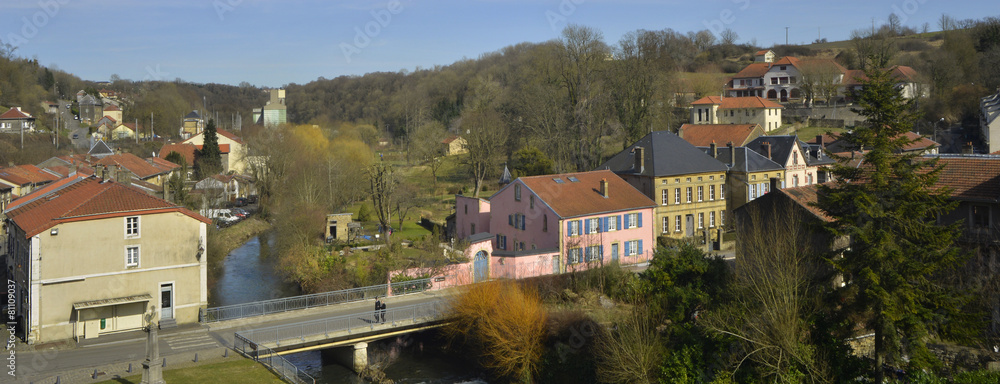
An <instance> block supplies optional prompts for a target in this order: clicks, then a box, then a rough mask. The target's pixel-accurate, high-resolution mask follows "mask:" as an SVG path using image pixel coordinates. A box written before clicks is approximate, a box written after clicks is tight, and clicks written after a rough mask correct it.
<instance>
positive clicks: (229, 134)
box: [216, 128, 243, 144]
mask: <svg viewBox="0 0 1000 384" xmlns="http://www.w3.org/2000/svg"><path fill="white" fill-rule="evenodd" d="M216 131H217V132H219V134H220V135H222V136H225V137H227V138H229V140H232V141H235V142H237V143H240V144H243V139H241V138H240V137H239V136H236V135H234V134H233V133H232V132H229V131H227V130H225V129H221V128H220V129H216Z"/></svg>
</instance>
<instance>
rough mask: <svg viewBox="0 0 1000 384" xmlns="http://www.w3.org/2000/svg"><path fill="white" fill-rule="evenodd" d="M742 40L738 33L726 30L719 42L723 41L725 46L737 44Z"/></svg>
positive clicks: (720, 36) (721, 34) (720, 35)
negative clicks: (737, 41) (738, 40)
mask: <svg viewBox="0 0 1000 384" xmlns="http://www.w3.org/2000/svg"><path fill="white" fill-rule="evenodd" d="M739 38H740V35H739V34H737V33H736V31H734V30H732V29H730V28H726V29H725V30H724V31H722V33H720V34H719V40H721V41H722V44H723V45H733V44H736V40H737V39H739Z"/></svg>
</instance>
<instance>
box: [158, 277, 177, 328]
mask: <svg viewBox="0 0 1000 384" xmlns="http://www.w3.org/2000/svg"><path fill="white" fill-rule="evenodd" d="M173 318H174V284H173V283H167V284H161V285H160V319H161V320H165V319H173Z"/></svg>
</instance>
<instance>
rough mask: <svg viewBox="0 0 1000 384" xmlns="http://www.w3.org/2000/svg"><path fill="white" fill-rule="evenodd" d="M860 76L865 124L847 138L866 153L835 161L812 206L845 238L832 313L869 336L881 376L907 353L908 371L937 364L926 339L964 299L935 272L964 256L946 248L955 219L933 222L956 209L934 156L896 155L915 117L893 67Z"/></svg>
mask: <svg viewBox="0 0 1000 384" xmlns="http://www.w3.org/2000/svg"><path fill="white" fill-rule="evenodd" d="M865 74H866V76H867V78H868V79H867V80H864V81H862V87H863V88H862V89H861V91H860V92H859V93H858V94H857V95H856V100H857V106H858V108H856V109H855V112H857V113H859V114H860V115H861V116H864V117H865V118H866V123H865V125H864V126H861V127H857V128H856V129H855V130H854V131H853V132H851V133H848V134H845V135H844V139H845V140H847V142H848V143H850V144H851V145H852V147H853V148H855V149H858V150H862V151H867V152H865V153H864V154H863V161H862V163H861V165H860V166H858V167H851V166H848V165H847V162H846V160H847V159H845V158H838V159H839V160H841V161H839V162H838V164H837V165H834V166H833V169H832V173H833V175H834V177H835V180H836V181H835V182H834V183H832V184H829V185H821V186H820V199H819V203H818V205H819V207H820V208H821V209H823V210H824V211H826V212H827V214H829V215H830V216H831V217H833V218H834V221H833V222H832V223H831V224H830V225H829V229H830V230H831V231H832V232H833V233H834V234H835V235H838V236H841V235H846V236H849V238H850V246H849V247H848V248H846V249H844V250H843V257H835V258H833V259H832V263H833V264H834V266H835V267H836V268H837V270H838V271H839V272H840V273H842V274H843V277H844V279H845V281H846V282H847V285H846V286H845V287H843V288H840V289H839V290H840V292H837V293H838V294H839V295H840V296H841V298H842V300H843V305H841V306H840V307H839V309H838V310H839V311H840V312H841V315H844V316H845V317H844V318H855V319H858V318H860V319H862V321H863V322H864V325H865V327H866V328H867V329H868V330H870V331H873V332H874V333H875V340H874V341H875V351H874V354H875V361H874V367H873V370H874V372H873V374H874V378H875V382H876V383H881V382H883V379H884V377H885V374H884V370H885V368H886V366H887V365H897V364H899V363H900V362H901V361H902V360H901V359H900V357H901V356H902V354H904V353H905V354H906V355H908V356H909V364H910V366H911V367H913V368H925V367H928V366H932V365H934V364H935V362H936V360H935V358H934V356H933V355H931V354H930V353H929V351H928V350H927V347H926V345H925V341H926V337H927V336H928V335H929V334H930V330H931V329H933V327H934V326H935V323H936V322H940V321H942V319H944V320H947V313H955V312H956V310H957V309H958V308H959V307H961V305H962V303H963V296H962V295H957V294H956V293H955V292H954V290H952V289H950V288H949V287H948V286H946V285H945V284H942V283H941V281H942V280H940V279H936V277H939V276H940V275H941V274H942V273H943V272H946V271H947V270H948V269H950V268H953V267H955V266H957V265H959V264H961V258H962V254H961V252H959V250H958V248H955V247H953V246H952V243H953V241H954V240H955V238H956V237H957V236H958V234H959V232H958V231H959V228H958V226H957V225H951V226H941V225H938V224H937V223H936V218H937V217H938V216H939V215H941V214H944V213H947V212H949V211H951V210H952V209H954V208H955V204H954V203H953V202H951V201H950V200H949V191H947V190H942V189H937V188H935V183H936V182H937V179H938V175H939V173H940V171H941V167H940V166H938V164H937V159H936V158H923V157H919V155H917V154H915V153H909V154H906V153H903V152H902V149H903V147H904V146H905V145H907V144H909V143H910V140H908V139H907V138H906V136H904V135H903V134H904V133H906V132H908V131H909V130H910V128H911V126H912V124H913V121H914V120H915V118H916V117H915V115H914V114H913V113H911V111H912V110H913V108H912V100H906V99H904V98H903V96H902V94H901V92H900V90H899V89H898V88H896V86H895V84H896V80H895V79H894V78H893V77H892V75H891V74H890V72H889V71H885V70H881V69H878V68H872V67H869V68H868V69H867V70H866V71H865ZM845 326H846V327H853V326H854V324H853V323H852V322H845Z"/></svg>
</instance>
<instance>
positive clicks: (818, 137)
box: [816, 135, 823, 148]
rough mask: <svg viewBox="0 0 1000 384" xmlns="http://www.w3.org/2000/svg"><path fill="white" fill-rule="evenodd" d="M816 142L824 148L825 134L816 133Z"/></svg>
mask: <svg viewBox="0 0 1000 384" xmlns="http://www.w3.org/2000/svg"><path fill="white" fill-rule="evenodd" d="M816 144H817V145H819V147H820V148H823V135H816Z"/></svg>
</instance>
